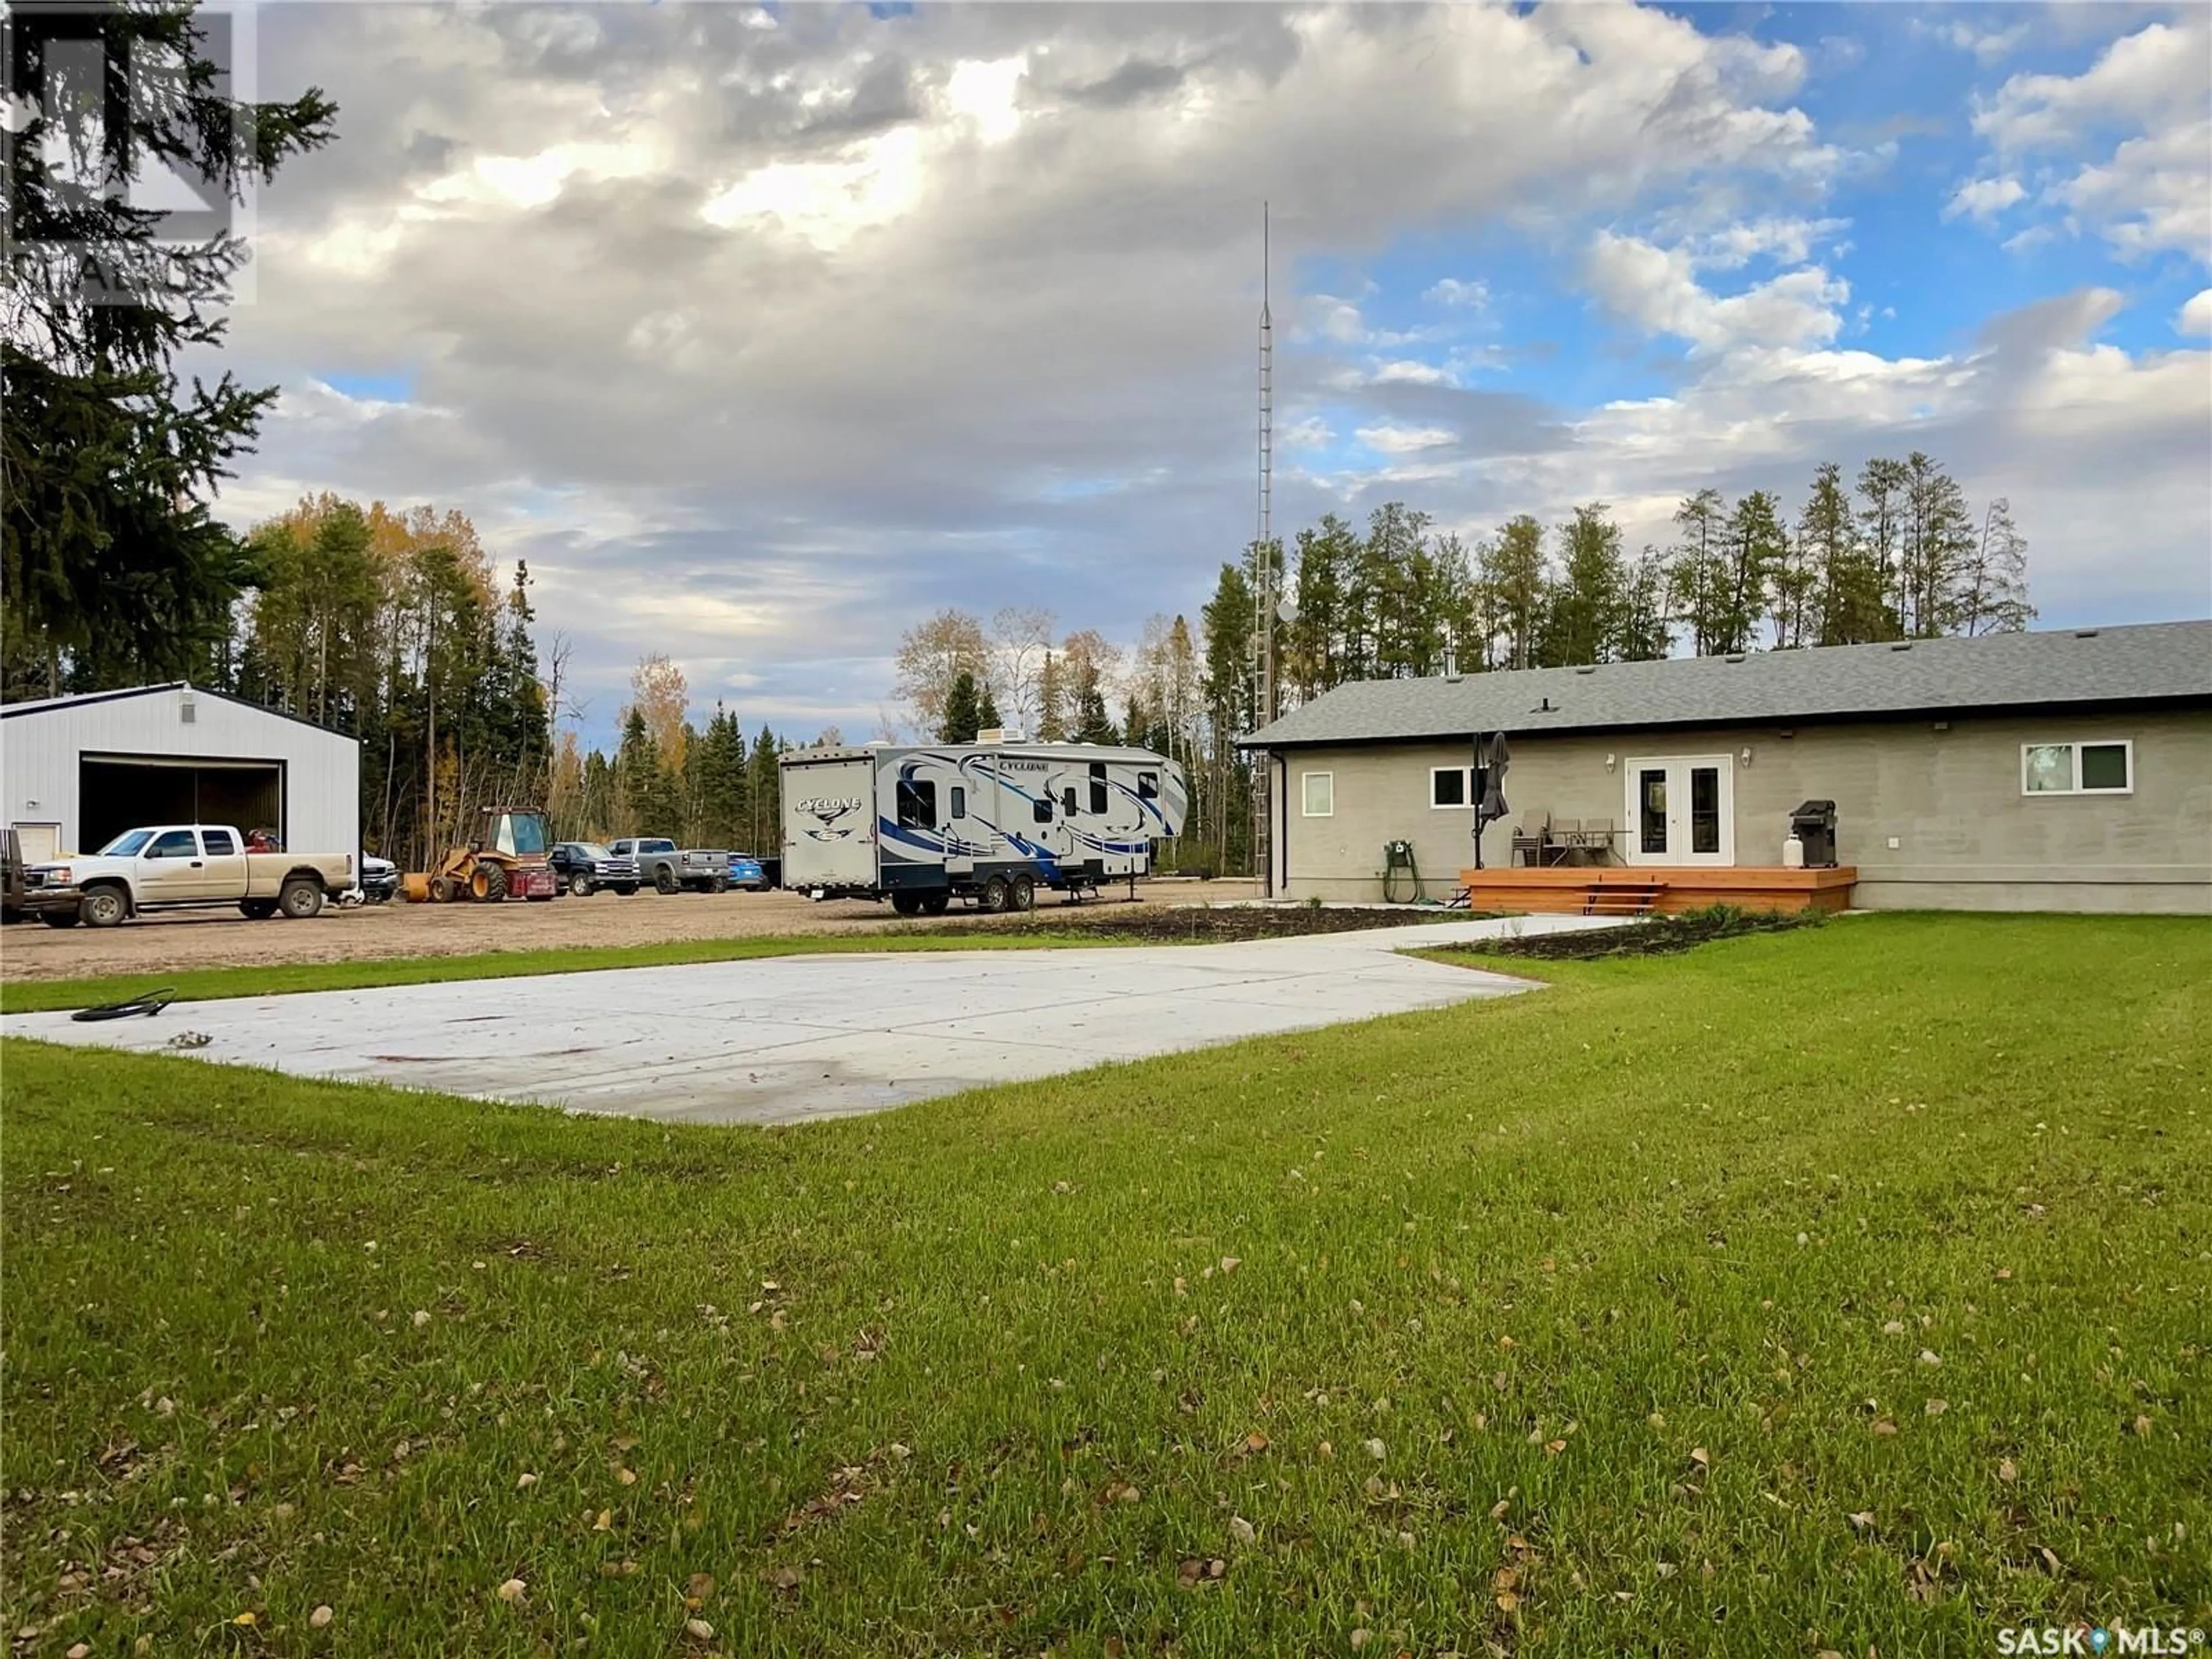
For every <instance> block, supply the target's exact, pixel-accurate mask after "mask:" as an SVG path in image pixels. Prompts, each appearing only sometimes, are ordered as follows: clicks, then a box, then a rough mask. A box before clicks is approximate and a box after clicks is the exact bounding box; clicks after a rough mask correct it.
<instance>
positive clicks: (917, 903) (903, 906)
mask: <svg viewBox="0 0 2212 1659" xmlns="http://www.w3.org/2000/svg"><path fill="white" fill-rule="evenodd" d="M921 902H922V901H921V894H919V893H893V894H892V895H891V908H892V909H894V910H896V911H897V912H898V913H899V915H902V916H918V915H921Z"/></svg>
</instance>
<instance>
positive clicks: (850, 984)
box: [0, 916, 1617, 1123]
mask: <svg viewBox="0 0 2212 1659" xmlns="http://www.w3.org/2000/svg"><path fill="white" fill-rule="evenodd" d="M1613 925H1617V924H1615V923H1613V922H1610V921H1607V920H1604V919H1601V918H1590V917H1583V916H1523V917H1516V918H1513V919H1511V920H1509V921H1462V922H1443V923H1437V924H1435V925H1433V926H1429V927H1393V928H1381V929H1376V930H1374V931H1372V932H1362V933H1324V934H1314V935H1310V936H1308V937H1306V938H1303V939H1267V940H1257V941H1253V942H1249V943H1245V944H1236V945H1139V946H1112V947H1105V948H1098V949H1091V948H1082V947H1078V948H1073V949H1067V950H1040V951H1020V950H999V951H903V952H897V953H882V954H876V953H871V954H866V955H862V954H850V955H847V954H836V955H819V956H791V957H763V958H761V959H758V960H755V961H749V962H725V963H696V964H692V965H689V966H684V967H672V968H629V969H605V970H599V971H594V972H589V973H577V974H557V975H546V976H544V977H541V978H532V979H522V980H487V981H473V982H464V983H452V984H443V985H408V986H392V987H383V988H380V989H374V990H362V991H320V992H313V993H308V994H301V995H295V996H275V997H242V998H239V999H236V1000H228V1001H219V1002H200V1003H179V1004H176V1005H174V1006H172V1007H170V1008H168V1009H167V1010H166V1011H165V1012H162V1013H161V1014H158V1015H156V1016H155V1017H154V1018H151V1019H124V1020H112V1021H106V1022H104V1023H100V1024H77V1023H76V1022H74V1021H72V1020H71V1019H70V1018H69V1016H68V1015H67V1014H65V1013H47V1014H16V1015H11V1016H9V1017H8V1018H7V1019H6V1020H5V1021H4V1022H0V1030H5V1032H6V1033H7V1034H8V1035H9V1036H25V1037H38V1038H41V1039H44V1040H46V1041H47V1042H67V1043H73V1044H77V1045H80V1046H85V1047H100V1048H126V1049H131V1050H135V1051H137V1052H141V1053H158V1052H161V1051H163V1050H164V1049H166V1048H167V1046H168V1043H169V1041H170V1039H171V1038H172V1037H173V1036H176V1035H177V1034H178V1033H179V1032H180V1031H185V1030H191V1031H197V1032H204V1033H206V1034H207V1035H208V1036H210V1038H211V1039H212V1040H211V1041H210V1042H209V1043H208V1045H207V1046H206V1047H204V1048H196V1049H192V1050H189V1051H187V1052H189V1053H191V1054H192V1055H193V1056H194V1057H195V1058H197V1059H201V1060H213V1061H218V1062H227V1063H229V1064H233V1065H246V1066H270V1067H273V1068H275V1069H276V1070H278V1071H281V1072H285V1073H290V1074H292V1075H294V1076H297V1077H315V1078H336V1079H346V1080H349V1081H356V1082H368V1081H376V1082H385V1083H397V1084H401V1085H408V1086H411V1087H416V1088H423V1089H437V1090H442V1091H447V1092H449V1093H453V1094H459V1095H470V1096H475V1097H483V1098H489V1099H497V1100H511V1101H520V1102H532V1103H542V1104H545V1105H552V1106H560V1107H563V1108H565V1109H568V1110H571V1111H583V1112H607V1113H618V1114H626V1115H632V1116H637V1117H647V1118H655V1119H660V1120H664V1121H671V1122H678V1121H684V1122H702V1123H792V1122H798V1121H804V1120H805V1119H809V1118H816V1117H829V1116H836V1115H843V1114H847V1113H854V1112H869V1111H878V1110H881V1109H884V1108H885V1107H890V1106H897V1105H902V1104H904V1103H907V1102H908V1101H913V1100H921V1099H926V1098H927V1097H931V1096H933V1095H943V1094H951V1093H955V1092H957V1091H960V1090H963V1089H969V1088H975V1087H979V1086H983V1085H990V1084H998V1083H1014V1082H1022V1081H1025V1080H1028V1079H1036V1078H1042V1077H1051V1076H1054V1075H1057V1074H1060V1073H1066V1072H1075V1071H1080V1070H1083V1069H1085V1068H1086V1067H1088V1066H1096V1065H1099V1064H1102V1063H1105V1062H1109V1061H1114V1060H1142V1059H1147V1058H1150V1057H1152V1056H1154V1055H1158V1054H1173V1053H1176V1052H1177V1051H1179V1050H1182V1049H1187V1048H1203V1047H1206V1046H1209V1045H1211V1044H1214V1043H1220V1042H1235V1041H1237V1039H1239V1038H1243V1037H1250V1036H1268V1035H1272V1034H1277V1033H1281V1032H1285V1031H1298V1030H1312V1029H1314V1028H1316V1027H1317V1026H1322V1025H1333V1024H1339V1023H1340V1022H1343V1021H1346V1020H1355V1019H1368V1018H1375V1017H1376V1016H1379V1015H1383V1014H1395V1013H1403V1012H1408V1011H1411V1010H1413V1009H1419V1008H1441V1007H1445V1006H1449V1005H1451V1004H1454V1003H1459V1002H1465V1001H1468V1000H1474V999H1476V998H1481V997H1496V996H1509V995H1512V994H1516V993H1517V992H1521V991H1525V990H1529V989H1532V988H1534V987H1532V985H1531V984H1530V982H1529V981H1526V980H1521V979H1515V978H1510V977H1508V976H1506V975H1500V974H1492V973H1485V972H1479V971H1475V970H1472V969H1464V968H1453V967H1445V966H1443V965H1441V964H1438V963H1431V962H1423V961H1420V960H1418V959H1417V958H1414V957H1408V956H1407V955H1405V954H1403V953H1404V952H1405V951H1407V950H1408V949H1414V948H1419V947H1422V946H1428V945H1458V944H1468V943H1473V942H1475V941H1477V940H1480V939H1494V938H1498V937H1499V936H1500V935H1501V934H1504V933H1516V932H1518V933H1552V932H1562V931H1567V930H1571V929H1579V928H1584V927H1607V926H1613Z"/></svg>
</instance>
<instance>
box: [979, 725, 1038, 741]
mask: <svg viewBox="0 0 2212 1659" xmlns="http://www.w3.org/2000/svg"><path fill="white" fill-rule="evenodd" d="M975 741H976V742H978V743H1027V742H1028V741H1029V739H1028V738H1024V736H1023V735H1022V734H1021V733H1020V732H1018V731H1015V730H1014V729H1013V728H1012V727H1011V726H985V727H984V728H983V729H982V730H981V731H980V732H977V733H976V734H975Z"/></svg>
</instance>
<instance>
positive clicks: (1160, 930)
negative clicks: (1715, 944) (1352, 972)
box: [933, 904, 1490, 945]
mask: <svg viewBox="0 0 2212 1659" xmlns="http://www.w3.org/2000/svg"><path fill="white" fill-rule="evenodd" d="M1489 914H1490V913H1489V912H1487V911H1481V910H1447V909H1445V908H1443V907H1442V906H1439V905H1419V906H1416V905H1410V904H1402V905H1377V906H1376V907H1374V908H1365V907H1362V908H1358V909H1342V908H1333V907H1323V906H1321V905H1308V904H1287V905H1266V906H1261V905H1250V904H1244V905H1206V906H1200V905H1189V906H1168V905H1160V904H1149V905H1131V906H1123V907H1121V908H1114V909H1107V908H1098V909H1095V910H1094V909H1091V908H1089V907H1087V906H1068V907H1065V908H1052V909H1047V910H1039V911H1035V912H1032V913H1031V914H1030V915H1028V916H1026V917H1024V918H1023V919H1022V920H1021V921H1018V922H1016V923H1014V924H1013V925H1014V926H1015V927H1026V928H1031V929H1034V930H1035V931H1036V932H1038V933H1052V934H1055V935H1058V936H1060V937H1062V938H1066V937H1069V936H1073V937H1075V938H1078V939H1146V940H1152V941H1157V942H1158V943H1160V944H1163V945H1175V944H1188V943H1192V942H1194V941H1195V942H1200V943H1204V944H1233V943H1237V942H1239V941H1242V940H1245V939H1303V938H1305V937H1306V936H1308V935H1310V934H1313V933H1359V932H1361V931H1363V930H1364V929H1368V928H1373V927H1418V926H1419V925H1420V924H1422V923H1424V922H1437V921H1480V920H1481V919H1482V918H1483V917H1484V916H1486V915H1489ZM933 928H934V930H935V931H939V932H942V931H943V926H942V924H941V923H939V924H933Z"/></svg>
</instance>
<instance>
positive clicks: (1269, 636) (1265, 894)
mask: <svg viewBox="0 0 2212 1659" xmlns="http://www.w3.org/2000/svg"><path fill="white" fill-rule="evenodd" d="M1269 238H1270V231H1269V226H1268V215H1267V203H1265V202H1262V203H1261V204H1260V500H1259V526H1258V532H1257V533H1256V534H1255V536H1254V538H1253V543H1252V691H1253V696H1252V708H1253V716H1254V719H1255V722H1256V723H1257V725H1259V726H1266V725H1268V724H1269V723H1270V722H1272V721H1273V720H1274V718H1275V605H1276V599H1275V583H1276V577H1277V572H1276V561H1275V557H1274V548H1273V539H1274V535H1273V509H1274V501H1273V495H1274V485H1275V325H1274V319H1273V318H1272V317H1270V316H1269V315H1268V310H1267V302H1268V300H1269V299H1270V297H1271V294H1272V289H1271V276H1270V264H1271V257H1270V256H1271V253H1272V251H1273V250H1272V248H1271V246H1270V240H1269ZM1267 769H1268V762H1267V756H1266V755H1265V754H1264V753H1261V752H1257V751H1255V753H1254V755H1253V757H1252V858H1253V862H1254V864H1255V866H1256V867H1257V869H1258V872H1259V876H1260V896H1261V897H1262V898H1272V897H1273V896H1274V890H1275V887H1274V862H1273V856H1272V849H1271V848H1270V846H1269V840H1270V837H1269V836H1268V833H1267V830H1268V824H1269V821H1270V819H1269V813H1268V810H1267V808H1268V795H1269V793H1270V791H1269V789H1268V787H1267V776H1268V770H1267Z"/></svg>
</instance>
